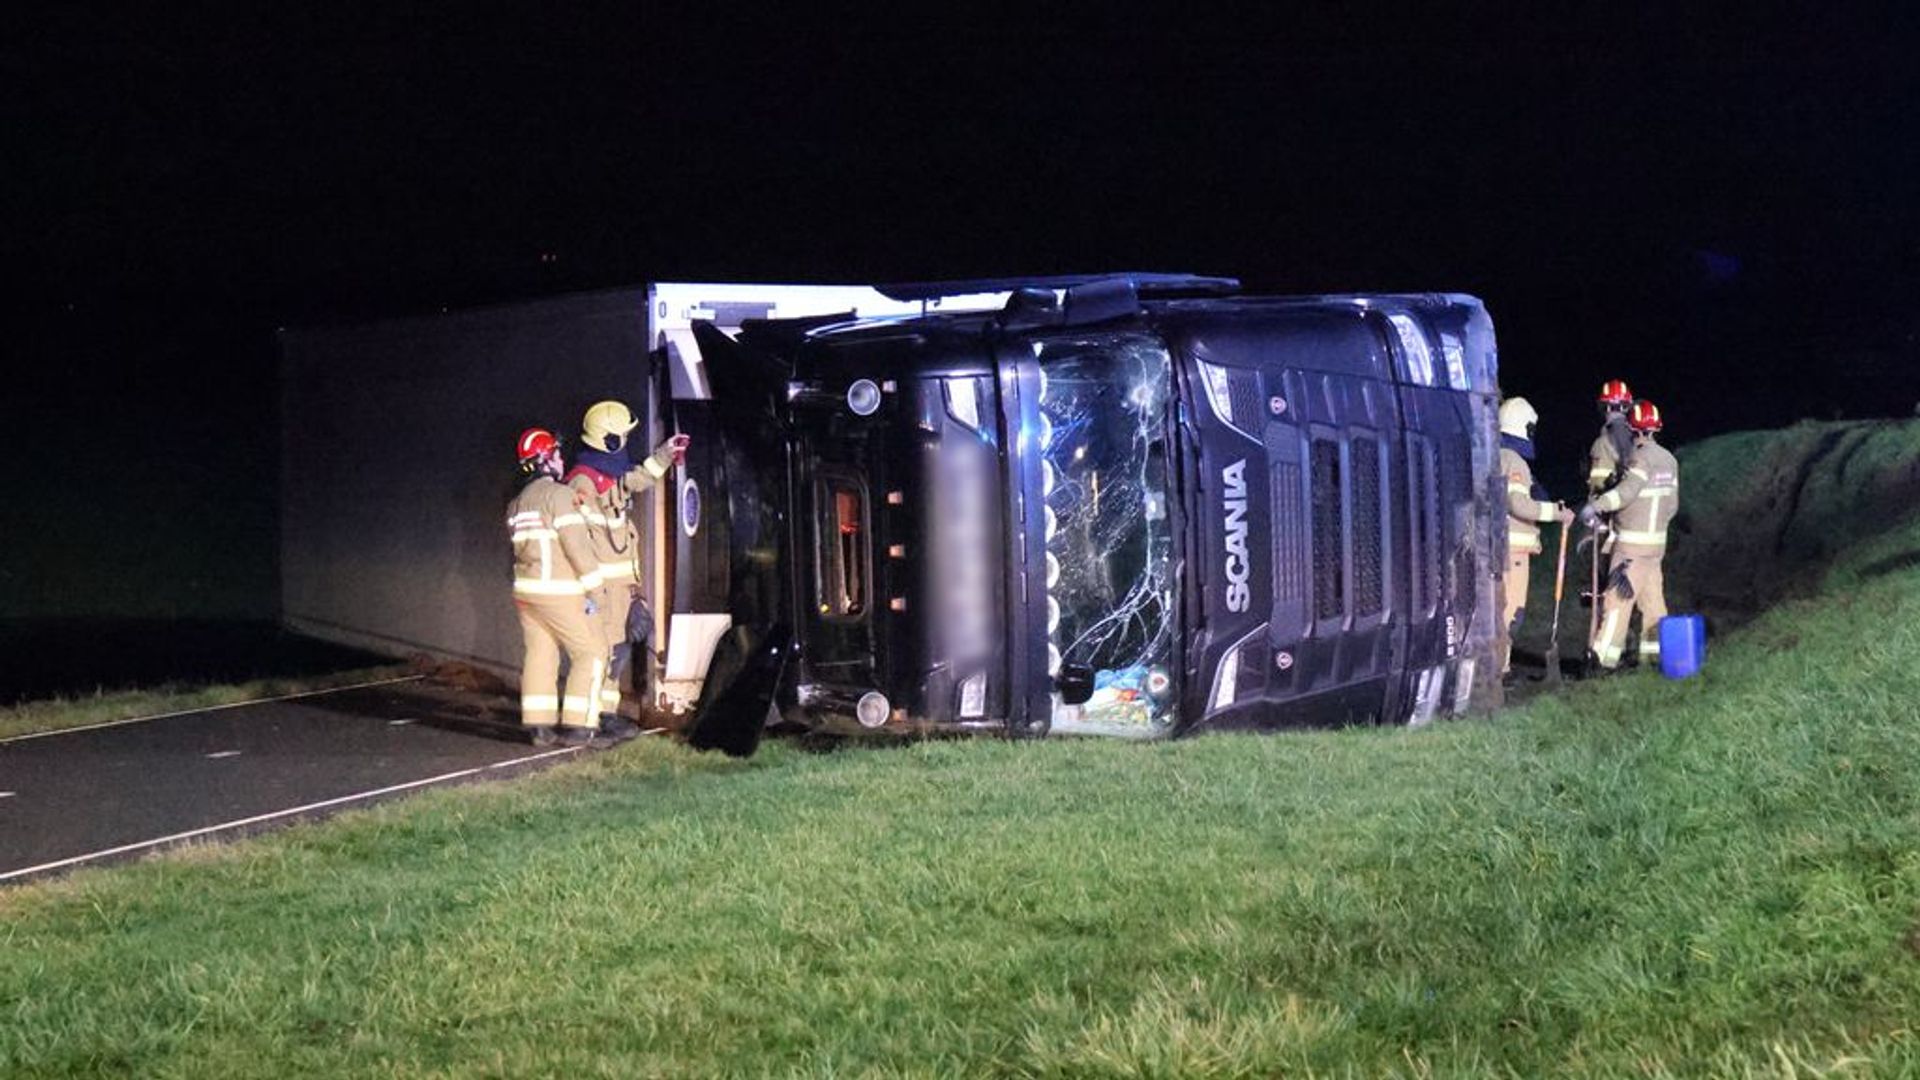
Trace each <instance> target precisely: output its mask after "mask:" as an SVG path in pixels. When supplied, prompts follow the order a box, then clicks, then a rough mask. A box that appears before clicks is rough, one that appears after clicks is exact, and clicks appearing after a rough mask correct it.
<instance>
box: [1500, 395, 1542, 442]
mask: <svg viewBox="0 0 1920 1080" xmlns="http://www.w3.org/2000/svg"><path fill="white" fill-rule="evenodd" d="M1539 422H1540V414H1539V413H1537V412H1534V411H1533V405H1532V404H1531V403H1530V402H1528V401H1527V399H1526V398H1523V397H1510V398H1508V399H1507V400H1505V401H1503V402H1501V403H1500V434H1502V435H1512V436H1513V437H1514V438H1517V439H1531V438H1533V433H1532V431H1531V430H1530V429H1531V428H1532V427H1533V425H1535V424H1537V423H1539Z"/></svg>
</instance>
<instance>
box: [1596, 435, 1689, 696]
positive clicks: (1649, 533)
mask: <svg viewBox="0 0 1920 1080" xmlns="http://www.w3.org/2000/svg"><path fill="white" fill-rule="evenodd" d="M1627 426H1628V427H1630V428H1632V430H1633V452H1632V453H1631V454H1630V455H1629V456H1628V458H1627V459H1626V469H1625V470H1624V471H1623V472H1622V474H1621V476H1620V481H1619V482H1618V483H1617V484H1614V485H1613V486H1612V487H1610V488H1608V489H1607V490H1606V491H1603V492H1601V493H1600V494H1599V495H1597V496H1595V497H1594V499H1593V500H1592V501H1590V502H1588V503H1587V504H1586V505H1585V506H1583V507H1581V508H1580V521H1581V523H1582V524H1584V525H1587V526H1589V527H1591V526H1592V524H1593V523H1594V522H1595V521H1596V520H1598V518H1599V516H1600V515H1601V514H1606V513H1611V514H1613V515H1614V525H1613V554H1612V558H1611V559H1610V561H1609V563H1608V567H1607V579H1606V586H1605V588H1603V589H1602V590H1601V601H1602V603H1603V605H1604V606H1603V608H1602V612H1603V614H1602V615H1601V617H1600V628H1599V630H1598V631H1597V632H1596V633H1595V634H1594V638H1593V642H1592V649H1593V657H1594V660H1595V662H1596V663H1598V664H1599V665H1600V667H1601V669H1602V670H1605V671H1613V670H1615V669H1617V668H1618V667H1619V666H1620V659H1621V655H1622V654H1623V653H1624V652H1625V649H1626V641H1627V624H1628V622H1629V621H1631V620H1632V618H1633V613H1634V612H1635V611H1638V612H1639V613H1640V661H1641V663H1655V664H1657V663H1659V661H1660V620H1661V619H1663V618H1666V615H1667V596H1666V586H1665V582H1664V579H1663V576H1662V574H1661V570H1660V561H1661V559H1662V558H1663V557H1664V556H1665V555H1666V552H1667V524H1668V523H1669V522H1671V521H1672V520H1673V516H1674V514H1675V513H1676V512H1678V511H1679V509H1680V463H1679V462H1677V461H1675V460H1674V458H1673V455H1672V454H1671V453H1669V452H1668V451H1667V448H1666V447H1664V446H1661V445H1660V444H1659V442H1658V441H1656V440H1655V439H1654V435H1655V434H1656V433H1658V432H1659V431H1660V429H1661V427H1662V426H1663V425H1662V424H1661V421H1660V409H1659V408H1658V407H1657V406H1655V405H1654V403H1653V402H1651V401H1639V402H1635V403H1634V406H1633V408H1632V409H1631V410H1629V411H1628V413H1627Z"/></svg>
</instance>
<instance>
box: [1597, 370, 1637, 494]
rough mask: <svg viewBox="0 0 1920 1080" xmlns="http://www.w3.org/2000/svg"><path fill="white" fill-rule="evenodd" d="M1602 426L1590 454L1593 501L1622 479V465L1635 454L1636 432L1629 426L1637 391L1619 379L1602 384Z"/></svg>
mask: <svg viewBox="0 0 1920 1080" xmlns="http://www.w3.org/2000/svg"><path fill="white" fill-rule="evenodd" d="M1598 404H1599V406H1600V418H1601V427H1600V434H1599V436H1598V437H1596V438H1595V439H1594V440H1593V449H1592V450H1589V451H1588V452H1587V497H1588V498H1589V499H1591V498H1592V497H1594V496H1595V495H1598V494H1600V493H1601V492H1602V491H1605V490H1607V489H1608V488H1610V487H1612V486H1613V485H1614V484H1615V483H1617V482H1618V481H1619V479H1620V477H1619V471H1620V463H1621V462H1622V461H1625V460H1626V459H1627V456H1628V455H1629V454H1631V453H1633V432H1632V430H1631V429H1629V428H1628V426H1627V410H1629V409H1631V408H1633V391H1631V390H1629V389H1627V384H1626V383H1625V382H1622V381H1621V380H1619V379H1608V380H1607V381H1606V382H1604V383H1602V384H1601V385H1600V399H1599V402H1598Z"/></svg>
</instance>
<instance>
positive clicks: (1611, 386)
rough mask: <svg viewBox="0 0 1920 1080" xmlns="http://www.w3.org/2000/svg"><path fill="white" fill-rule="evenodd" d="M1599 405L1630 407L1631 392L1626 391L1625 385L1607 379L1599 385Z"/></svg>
mask: <svg viewBox="0 0 1920 1080" xmlns="http://www.w3.org/2000/svg"><path fill="white" fill-rule="evenodd" d="M1600 404H1602V405H1631V404H1633V391H1631V390H1629V389H1627V384H1626V383H1624V382H1622V381H1620V380H1619V379H1608V380H1607V381H1606V382H1604V383H1601V384H1600Z"/></svg>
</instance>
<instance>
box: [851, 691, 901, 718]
mask: <svg viewBox="0 0 1920 1080" xmlns="http://www.w3.org/2000/svg"><path fill="white" fill-rule="evenodd" d="M892 711H893V706H892V705H891V704H890V703H889V702H888V701H887V695H885V694H883V693H881V692H880V691H878V690H869V691H867V692H866V693H864V694H862V695H860V703H859V704H858V705H855V706H854V707H853V718H854V719H855V720H858V721H860V726H861V727H879V726H880V725H882V724H884V723H886V722H887V714H888V713H890V712H892Z"/></svg>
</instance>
